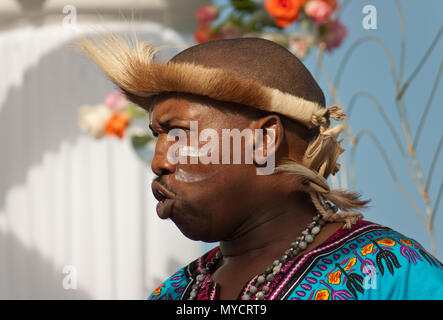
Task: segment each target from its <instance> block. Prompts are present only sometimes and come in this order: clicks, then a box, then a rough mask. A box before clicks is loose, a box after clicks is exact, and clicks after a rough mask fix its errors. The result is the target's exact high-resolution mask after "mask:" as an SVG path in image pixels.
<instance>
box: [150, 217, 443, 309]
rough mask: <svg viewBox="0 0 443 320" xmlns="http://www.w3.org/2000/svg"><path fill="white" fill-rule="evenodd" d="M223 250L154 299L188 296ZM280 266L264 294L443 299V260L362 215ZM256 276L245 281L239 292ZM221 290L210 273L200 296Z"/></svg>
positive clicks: (181, 273) (177, 278)
mask: <svg viewBox="0 0 443 320" xmlns="http://www.w3.org/2000/svg"><path fill="white" fill-rule="evenodd" d="M218 250H220V247H216V248H214V249H212V250H211V251H209V252H207V253H206V254H205V255H203V256H202V257H200V258H199V259H197V260H195V261H193V262H191V263H190V264H189V265H187V266H186V267H184V268H182V269H180V270H179V271H178V272H176V273H175V274H174V275H172V276H171V277H170V278H169V279H167V280H166V281H165V282H164V283H163V284H162V285H160V286H159V287H158V288H157V289H156V290H155V291H154V292H153V293H152V294H151V296H150V297H149V299H152V300H179V299H188V297H189V294H190V292H191V286H192V284H193V282H194V281H195V280H194V279H195V278H196V276H197V275H198V274H200V270H202V268H203V266H204V265H206V263H207V262H209V261H210V260H212V258H213V257H214V256H215V254H216V253H217V251H218ZM281 270H282V272H281V273H280V274H278V275H277V276H276V277H275V280H274V282H273V284H272V286H271V287H270V289H271V290H270V291H269V292H268V293H267V294H266V296H265V299H268V300H274V299H289V300H300V299H307V300H354V299H360V300H363V299H375V300H392V299H394V300H403V299H443V265H442V263H441V262H439V261H438V260H437V259H436V258H434V257H433V256H432V255H430V254H429V253H428V252H426V251H425V249H424V248H423V247H422V246H421V245H420V244H419V243H417V242H416V241H414V240H412V239H410V238H407V237H405V236H403V235H402V234H400V233H398V232H396V231H394V230H392V229H390V228H387V227H384V226H381V225H378V224H374V223H372V222H368V221H360V222H359V223H357V224H356V225H354V226H353V227H352V229H350V230H345V229H343V228H342V229H340V230H338V231H337V232H336V233H334V234H333V235H332V236H331V237H330V238H329V239H328V240H326V241H325V242H324V243H323V244H322V245H320V246H318V247H317V248H315V249H313V250H311V251H308V252H305V253H304V254H302V255H300V256H298V257H296V258H294V259H293V260H291V261H288V262H287V263H285V264H284V265H283V266H282V269H281ZM257 277H258V276H256V277H254V278H253V279H251V280H250V281H249V282H248V283H246V284H245V285H244V287H243V290H242V291H241V292H240V293H239V296H238V298H240V297H241V296H243V294H244V292H245V291H246V289H247V288H248V286H250V285H252V284H254V283H255V282H256V280H257ZM259 289H260V288H259ZM218 292H219V286H218V285H217V284H216V283H214V282H213V281H212V280H211V278H210V275H206V277H205V279H204V281H203V283H202V285H201V288H200V291H199V293H198V299H199V300H214V299H217V298H218ZM253 298H254V297H253Z"/></svg>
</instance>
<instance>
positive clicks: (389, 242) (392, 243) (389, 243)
mask: <svg viewBox="0 0 443 320" xmlns="http://www.w3.org/2000/svg"><path fill="white" fill-rule="evenodd" d="M377 243H380V244H383V245H385V246H390V247H393V246H395V241H394V240H391V239H381V240H380V241H377Z"/></svg>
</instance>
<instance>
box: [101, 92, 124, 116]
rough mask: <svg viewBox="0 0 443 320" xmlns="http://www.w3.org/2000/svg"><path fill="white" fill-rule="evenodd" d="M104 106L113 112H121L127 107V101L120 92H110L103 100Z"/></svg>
mask: <svg viewBox="0 0 443 320" xmlns="http://www.w3.org/2000/svg"><path fill="white" fill-rule="evenodd" d="M104 102H105V105H106V106H107V107H108V108H109V109H111V110H114V111H121V110H123V109H124V108H126V106H127V105H128V103H129V102H128V100H126V97H125V95H124V94H123V93H121V92H111V93H109V94H108V95H107V96H106V98H105V101H104Z"/></svg>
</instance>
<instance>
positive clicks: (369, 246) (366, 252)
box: [360, 243, 374, 256]
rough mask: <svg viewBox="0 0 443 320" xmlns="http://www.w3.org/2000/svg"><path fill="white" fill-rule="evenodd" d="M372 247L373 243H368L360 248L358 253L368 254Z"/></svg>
mask: <svg viewBox="0 0 443 320" xmlns="http://www.w3.org/2000/svg"><path fill="white" fill-rule="evenodd" d="M372 249H374V244H373V243H370V244H368V245H367V246H364V247H363V249H361V250H360V253H361V254H362V255H364V256H365V255H367V254H370V253H371V252H372Z"/></svg>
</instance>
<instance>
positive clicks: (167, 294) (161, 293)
mask: <svg viewBox="0 0 443 320" xmlns="http://www.w3.org/2000/svg"><path fill="white" fill-rule="evenodd" d="M218 250H220V248H219V247H216V248H213V249H212V250H210V251H208V252H206V253H205V254H204V255H202V256H201V257H199V258H198V259H196V260H194V261H192V262H191V263H189V264H188V265H187V266H185V267H183V268H181V269H180V270H178V271H177V272H176V273H174V274H173V275H171V276H170V277H169V278H168V279H166V280H165V281H164V282H163V283H162V284H161V285H159V286H158V287H157V288H156V289H155V290H154V291H153V292H152V293H151V295H150V296H149V298H148V300H180V299H182V297H183V296H185V294H186V292H187V287H188V285H189V283H190V282H191V280H192V279H193V278H195V276H196V275H197V273H198V270H200V269H201V268H202V266H204V265H206V263H207V262H208V261H210V260H211V259H212V258H213V256H215V254H216V253H217V251H218Z"/></svg>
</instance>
